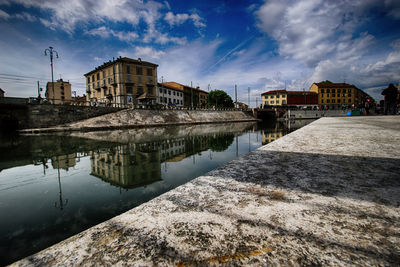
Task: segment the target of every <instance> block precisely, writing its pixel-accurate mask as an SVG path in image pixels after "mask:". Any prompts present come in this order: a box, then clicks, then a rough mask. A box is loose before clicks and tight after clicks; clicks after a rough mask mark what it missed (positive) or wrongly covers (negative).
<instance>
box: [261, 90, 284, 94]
mask: <svg viewBox="0 0 400 267" xmlns="http://www.w3.org/2000/svg"><path fill="white" fill-rule="evenodd" d="M286 92H287V91H286V90H285V89H283V90H271V91H268V92H265V93H262V94H261V95H272V94H285V93H286Z"/></svg>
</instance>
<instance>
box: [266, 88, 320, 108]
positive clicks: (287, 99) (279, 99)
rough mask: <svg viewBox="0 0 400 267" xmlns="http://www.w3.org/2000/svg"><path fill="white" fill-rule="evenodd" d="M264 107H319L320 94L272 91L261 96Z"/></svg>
mask: <svg viewBox="0 0 400 267" xmlns="http://www.w3.org/2000/svg"><path fill="white" fill-rule="evenodd" d="M261 98H262V105H263V107H264V106H305V105H317V104H318V94H317V93H314V92H304V91H286V90H272V91H268V92H265V93H262V94H261Z"/></svg>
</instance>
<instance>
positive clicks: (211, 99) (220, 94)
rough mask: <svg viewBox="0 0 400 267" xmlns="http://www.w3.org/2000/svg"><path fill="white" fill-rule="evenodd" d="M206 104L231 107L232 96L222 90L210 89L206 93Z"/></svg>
mask: <svg viewBox="0 0 400 267" xmlns="http://www.w3.org/2000/svg"><path fill="white" fill-rule="evenodd" d="M207 106H208V107H213V106H215V107H217V108H233V101H232V98H231V97H230V96H229V95H228V94H227V93H225V92H224V91H222V90H212V91H211V92H210V93H209V94H208V95H207Z"/></svg>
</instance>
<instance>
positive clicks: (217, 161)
mask: <svg viewBox="0 0 400 267" xmlns="http://www.w3.org/2000/svg"><path fill="white" fill-rule="evenodd" d="M288 131H289V126H288V125H282V124H273V125H257V124H254V123H230V124H215V125H197V126H180V127H162V128H161V127H160V128H145V129H131V130H120V131H103V132H88V133H77V132H76V133H72V134H70V135H58V136H57V135H49V136H25V137H19V138H17V137H10V138H6V139H4V138H3V139H2V140H1V141H2V142H0V148H1V150H2V151H7V153H0V213H1V214H7V216H3V217H2V220H0V265H4V264H8V263H11V262H13V261H15V260H17V259H20V258H22V257H25V256H28V255H30V254H33V253H35V252H37V251H39V250H41V249H44V248H46V247H48V246H50V245H52V244H54V243H56V242H59V241H61V240H63V239H65V238H67V237H69V236H71V235H74V234H76V233H79V232H80V231H83V230H84V229H87V228H89V227H91V226H93V225H95V224H98V223H100V222H102V221H105V220H107V219H109V218H111V217H113V216H116V215H118V214H121V213H122V212H125V211H127V210H129V209H131V208H133V207H135V206H138V205H140V204H141V203H144V202H146V201H149V200H151V199H152V198H154V197H157V196H158V195H160V194H162V193H164V192H167V191H169V190H171V189H173V188H175V187H177V186H179V185H181V184H184V183H186V182H188V181H190V180H191V179H193V178H195V177H198V176H200V175H202V174H205V173H206V172H208V171H211V170H213V169H215V168H217V167H219V166H221V165H222V164H225V163H227V162H229V161H231V160H233V159H235V158H236V157H240V156H242V155H245V154H247V153H248V152H249V151H252V150H254V149H257V148H258V147H260V146H261V145H262V144H261V143H265V142H266V140H267V139H266V137H267V135H269V134H275V136H278V135H283V134H284V133H286V132H288ZM261 136H262V138H261ZM271 138H272V137H271ZM274 138H275V137H274ZM271 140H272V139H271Z"/></svg>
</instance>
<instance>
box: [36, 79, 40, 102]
mask: <svg viewBox="0 0 400 267" xmlns="http://www.w3.org/2000/svg"><path fill="white" fill-rule="evenodd" d="M40 89H41V88H40V85H39V81H37V93H38V98H39V101H40V91H41V90H40Z"/></svg>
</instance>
